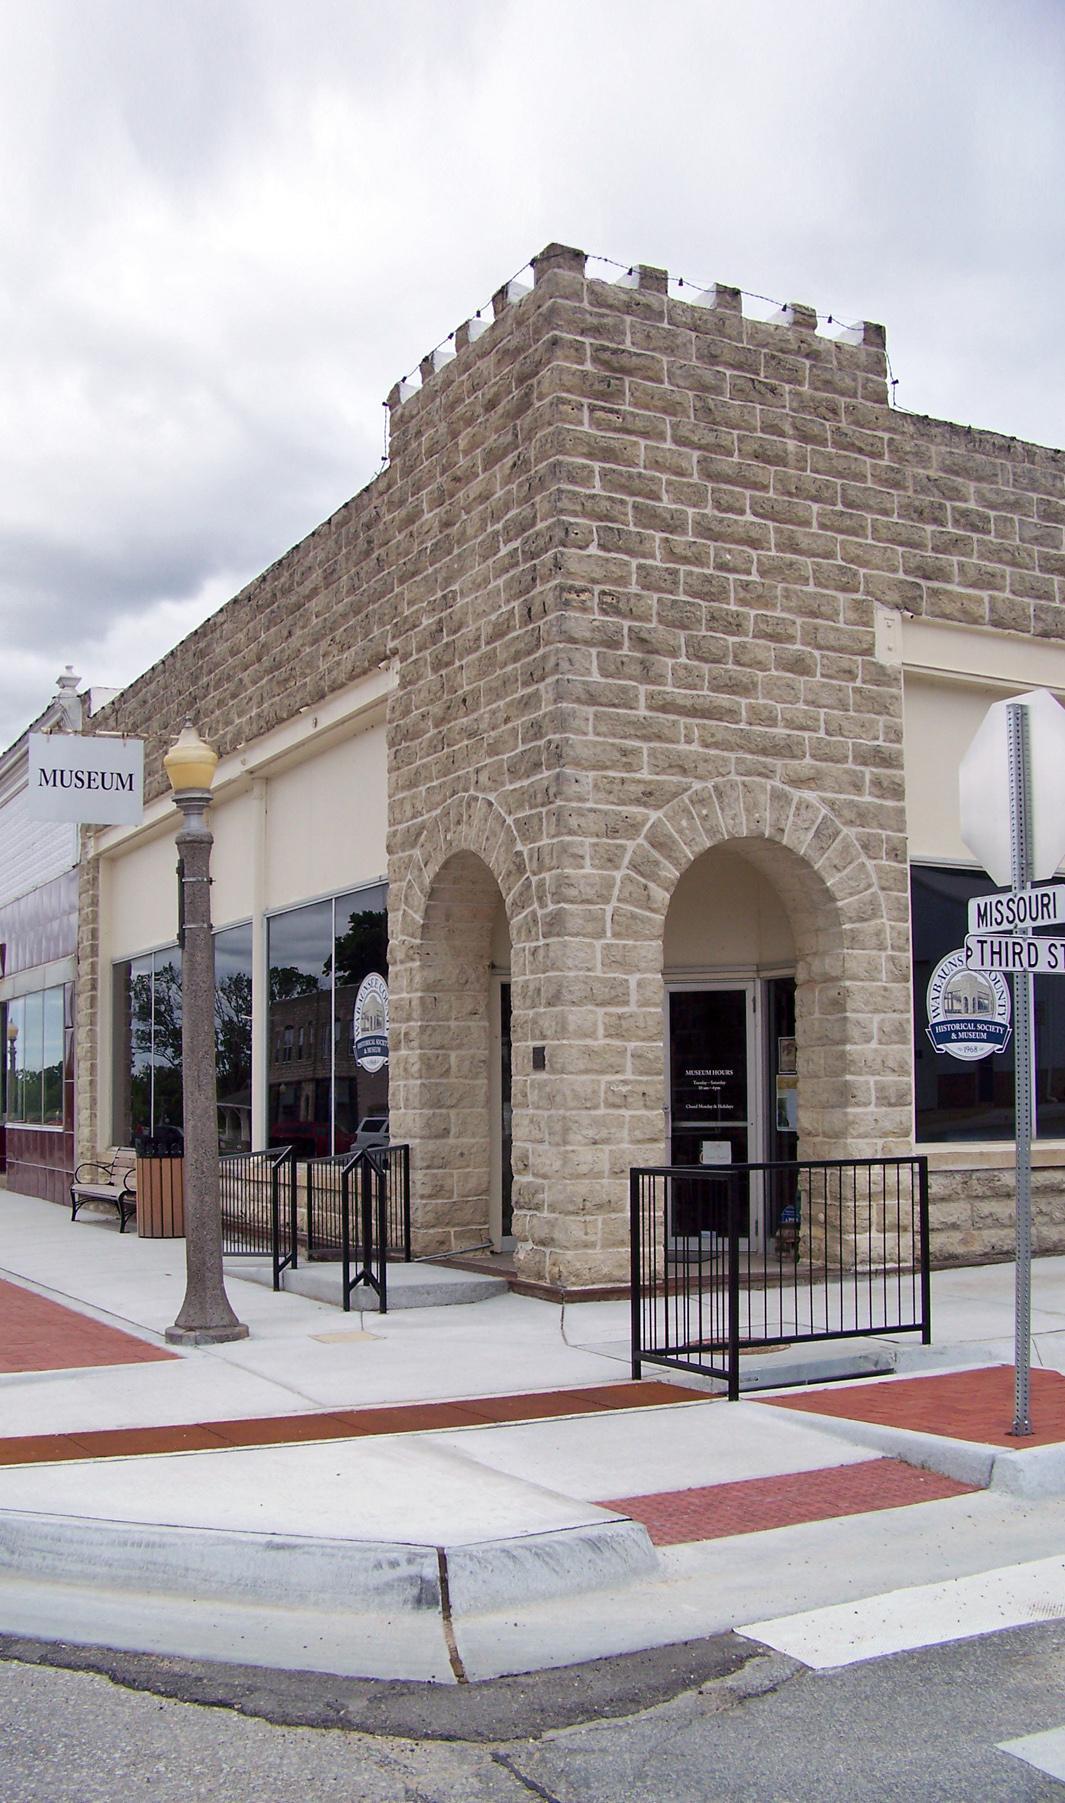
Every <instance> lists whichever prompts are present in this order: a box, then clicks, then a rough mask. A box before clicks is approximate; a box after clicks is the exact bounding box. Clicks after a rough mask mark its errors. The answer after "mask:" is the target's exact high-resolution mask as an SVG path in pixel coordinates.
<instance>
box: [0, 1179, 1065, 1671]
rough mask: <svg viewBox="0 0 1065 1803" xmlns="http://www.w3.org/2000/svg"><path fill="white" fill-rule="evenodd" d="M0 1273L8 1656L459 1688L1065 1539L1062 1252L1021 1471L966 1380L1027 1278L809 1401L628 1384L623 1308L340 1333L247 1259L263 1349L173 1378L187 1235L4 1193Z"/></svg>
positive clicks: (505, 1310) (939, 1298) (953, 1275)
mask: <svg viewBox="0 0 1065 1803" xmlns="http://www.w3.org/2000/svg"><path fill="white" fill-rule="evenodd" d="M0 1273H2V1274H3V1275H4V1276H6V1277H7V1278H8V1279H9V1280H10V1282H11V1285H12V1290H11V1292H10V1293H7V1302H8V1306H7V1309H6V1310H5V1308H4V1300H5V1292H3V1291H0V1372H4V1371H6V1373H7V1374H6V1375H0V1436H2V1438H0V1632H7V1633H15V1634H27V1635H36V1636H40V1637H42V1638H64V1639H67V1640H75V1641H82V1642H88V1643H96V1644H106V1645H111V1646H120V1647H126V1648H131V1649H138V1650H146V1651H158V1652H165V1653H171V1654H181V1655H184V1656H186V1657H192V1658H204V1659H215V1660H224V1659H240V1660H244V1661H247V1662H250V1663H259V1664H262V1665H276V1666H283V1667H286V1668H310V1669H315V1670H320V1671H334V1672H340V1673H350V1674H357V1675H361V1676H382V1677H384V1676H387V1677H409V1678H423V1679H430V1680H434V1681H437V1682H445V1683H446V1682H455V1681H461V1680H464V1679H469V1678H479V1677H484V1676H490V1675H494V1674H497V1673H501V1672H508V1671H521V1670H529V1669H533V1668H536V1667H539V1666H551V1665H560V1664H565V1663H569V1662H571V1661H575V1660H578V1659H589V1658H594V1657H597V1656H600V1655H603V1654H606V1653H616V1652H621V1651H631V1650H634V1649H636V1648H640V1647H645V1646H649V1645H665V1644H668V1643H670V1642H673V1641H679V1640H685V1639H690V1638H693V1637H695V1636H699V1635H705V1634H710V1633H714V1632H717V1631H720V1630H721V1629H724V1628H736V1627H741V1626H742V1625H743V1624H744V1623H751V1622H756V1621H758V1620H765V1619H768V1618H770V1617H772V1618H777V1617H783V1616H790V1615H791V1614H793V1613H795V1612H797V1611H808V1610H810V1609H817V1608H823V1607H825V1606H827V1605H834V1604H839V1603H841V1602H844V1601H846V1600H847V1599H848V1598H851V1597H869V1596H872V1595H874V1594H876V1593H877V1592H878V1591H893V1590H895V1589H897V1588H898V1587H899V1585H900V1583H902V1584H906V1585H914V1584H936V1583H942V1582H944V1581H949V1580H953V1579H956V1578H968V1577H971V1576H972V1575H973V1574H978V1573H981V1572H986V1571H988V1570H989V1569H991V1568H992V1567H995V1566H998V1565H1005V1564H1013V1563H1014V1562H1017V1561H1029V1562H1031V1561H1038V1560H1040V1559H1046V1558H1048V1557H1052V1556H1054V1555H1057V1554H1058V1552H1059V1549H1060V1547H1061V1545H1062V1543H1063V1539H1062V1535H1063V1529H1065V1445H1063V1443H1065V1377H1063V1376H1061V1375H1060V1374H1061V1373H1062V1372H1065V1259H1046V1260H1041V1261H1039V1263H1038V1265H1037V1269H1036V1287H1035V1307H1034V1311H1033V1324H1034V1331H1035V1359H1036V1363H1037V1365H1038V1367H1039V1369H1038V1371H1037V1373H1036V1384H1035V1386H1034V1389H1033V1397H1034V1408H1033V1414H1034V1416H1035V1423H1036V1426H1037V1427H1040V1419H1039V1416H1040V1414H1042V1416H1043V1423H1042V1429H1043V1431H1042V1432H1041V1433H1040V1435H1039V1436H1038V1438H1039V1440H1040V1441H1041V1442H1042V1443H1041V1444H1039V1445H1033V1446H1032V1447H1030V1448H1026V1449H1024V1450H1018V1449H1017V1448H1016V1446H1015V1443H1013V1444H1011V1443H1006V1444H1004V1443H1003V1440H1002V1433H1001V1430H1002V1428H1003V1426H1004V1425H1005V1426H1008V1408H1006V1415H1007V1419H1006V1421H1005V1422H1003V1420H1002V1415H1003V1408H1004V1402H1003V1398H1005V1401H1006V1403H1008V1395H1007V1392H1006V1390H1004V1389H1003V1387H1002V1386H1003V1382H1004V1379H1003V1375H1002V1374H1001V1373H999V1374H998V1375H995V1374H993V1373H992V1374H990V1375H986V1376H982V1377H980V1378H977V1377H975V1376H973V1377H971V1378H970V1379H967V1380H966V1381H965V1384H964V1385H963V1386H962V1387H961V1388H959V1387H958V1384H957V1380H950V1379H949V1377H948V1376H947V1374H948V1373H949V1371H950V1370H952V1369H957V1368H959V1367H966V1366H969V1367H981V1368H986V1367H994V1366H996V1365H1002V1364H1003V1363H1005V1362H1007V1361H1008V1360H1009V1359H1011V1358H1012V1306H1013V1289H1012V1285H1013V1277H1012V1269H1011V1267H1003V1266H996V1267H982V1268H978V1269H973V1270H965V1271H951V1272H943V1273H938V1274H937V1275H936V1277H935V1278H934V1280H933V1296H934V1302H933V1325H934V1333H935V1344H934V1346H933V1347H932V1348H930V1349H922V1348H920V1347H919V1346H915V1345H913V1344H912V1341H909V1340H907V1339H906V1338H903V1337H900V1338H899V1339H898V1341H896V1342H880V1343H879V1344H878V1346H877V1347H876V1348H875V1351H876V1360H875V1365H876V1368H879V1369H891V1368H892V1366H893V1365H894V1366H895V1367H896V1368H897V1370H898V1372H899V1375H898V1376H894V1377H890V1378H888V1379H887V1380H886V1381H873V1382H868V1381H866V1382H863V1383H862V1384H857V1383H853V1382H852V1383H848V1384H843V1385H836V1386H829V1387H827V1388H824V1389H820V1390H817V1391H810V1390H807V1391H805V1392H803V1393H802V1396H801V1398H798V1399H797V1397H796V1393H795V1392H790V1393H789V1394H788V1395H787V1396H782V1397H781V1398H780V1399H779V1400H780V1402H782V1403H784V1404H785V1405H786V1406H778V1403H777V1401H776V1400H774V1398H773V1397H772V1396H771V1395H769V1394H766V1393H765V1392H762V1393H761V1394H760V1399H759V1400H758V1401H747V1400H745V1401H743V1402H740V1403H735V1404H728V1403H725V1402H722V1401H720V1400H716V1399H714V1398H712V1397H710V1396H708V1395H707V1394H705V1392H704V1391H701V1390H700V1389H695V1388H692V1387H691V1386H690V1385H689V1384H688V1381H687V1380H685V1379H684V1378H682V1377H680V1375H679V1374H670V1373H667V1372H664V1371H661V1370H655V1369H654V1368H653V1367H652V1368H651V1374H650V1375H649V1377H648V1378H647V1380H646V1381H645V1382H644V1384H643V1385H641V1386H632V1385H630V1384H629V1383H628V1381H627V1380H628V1375H629V1374H628V1341H627V1333H628V1306H627V1304H626V1303H624V1302H609V1303H581V1304H570V1305H567V1306H566V1307H561V1306H559V1305H556V1304H553V1303H548V1302H541V1301H537V1300H533V1299H530V1298H526V1297H519V1296H514V1295H511V1294H510V1293H506V1294H496V1295H489V1296H488V1297H487V1298H486V1299H485V1300H483V1301H480V1302H477V1303H472V1304H466V1305H458V1306H454V1305H453V1306H449V1307H430V1308H420V1309H407V1310H403V1311H399V1312H397V1313H395V1314H391V1313H390V1314H389V1315H387V1316H386V1317H384V1318H381V1317H379V1316H377V1315H376V1314H375V1313H374V1314H369V1313H367V1314H356V1313H352V1314H350V1315H345V1314H343V1313H341V1311H340V1310H339V1309H337V1308H334V1307H331V1306H329V1305H328V1304H325V1303H322V1302H319V1301H315V1300H312V1299H309V1298H307V1297H304V1296H300V1295H286V1294H281V1295H274V1294H273V1293H272V1292H271V1291H269V1290H267V1289H264V1288H263V1287H262V1286H261V1285H260V1284H258V1283H255V1282H249V1281H247V1280H246V1278H245V1277H242V1276H241V1275H240V1274H239V1267H234V1268H233V1269H231V1270H230V1272H229V1273H228V1275H227V1284H228V1287H229V1292H230V1296H231V1299H232V1301H233V1303H234V1306H235V1308H236V1310H237V1313H238V1315H239V1316H240V1318H241V1319H242V1320H245V1321H247V1323H248V1325H249V1327H250V1330H251V1332H250V1337H249V1339H248V1340H246V1341H239V1342H234V1343H233V1344H232V1345H230V1346H218V1347H210V1348H201V1349H196V1350H182V1351H181V1352H180V1353H179V1354H176V1355H175V1353H174V1351H173V1349H171V1348H169V1347H166V1346H165V1343H164V1341H163V1338H162V1335H163V1331H164V1329H165V1327H166V1325H167V1324H168V1323H169V1322H170V1321H172V1320H173V1318H174V1316H175V1314H176V1312H177V1309H178V1307H179V1305H180V1301H181V1297H182V1294H183V1290H184V1244H183V1242H181V1241H158V1240H155V1241H152V1240H145V1241H142V1240H139V1239H137V1238H136V1237H135V1236H133V1235H130V1234H129V1233H127V1234H125V1235H122V1236H120V1235H119V1234H118V1233H117V1231H116V1230H115V1228H114V1227H113V1225H112V1224H111V1223H110V1222H109V1221H101V1220H96V1219H93V1218H92V1217H89V1216H88V1215H86V1214H83V1215H82V1216H80V1217H79V1220H78V1221H77V1223H73V1224H72V1223H71V1222H70V1220H69V1218H68V1217H67V1215H66V1214H65V1213H64V1212H63V1211H61V1210H60V1209H57V1208H56V1207H54V1206H53V1205H50V1204H47V1203H42V1202H35V1201H32V1200H29V1199H26V1198H23V1197H19V1196H16V1195H14V1194H12V1193H10V1192H0ZM35 1309H38V1310H39V1311H40V1316H39V1319H38V1321H37V1327H36V1328H34V1327H33V1317H34V1310H35ZM16 1316H17V1319H16ZM5 1322H7V1323H8V1332H7V1335H6V1338H5V1331H4V1323H5ZM31 1329H32V1331H30V1330H31ZM27 1335H28V1337H29V1340H30V1341H32V1351H30V1352H27ZM5 1346H6V1349H7V1358H6V1363H5ZM50 1349H51V1350H50ZM50 1358H54V1359H55V1361H56V1365H55V1368H47V1367H48V1360H49V1359H50ZM922 1363H928V1364H929V1365H930V1366H931V1368H932V1370H933V1373H934V1374H933V1375H930V1376H924V1377H920V1378H912V1379H911V1378H910V1377H909V1375H908V1374H911V1373H912V1372H913V1371H914V1370H915V1369H916V1368H919V1367H920V1366H921V1365H922ZM27 1365H29V1366H31V1367H32V1366H34V1365H35V1366H36V1367H37V1368H35V1369H34V1368H29V1369H27V1368H26V1367H27ZM1007 1376H1008V1374H1007ZM673 1378H675V1379H676V1381H675V1382H674V1381H673ZM952 1381H953V1383H954V1389H953V1391H952V1390H951V1389H950V1383H951V1382H952ZM678 1386H679V1387H678ZM929 1386H938V1389H936V1390H934V1391H933V1390H931V1389H930V1388H929ZM981 1386H982V1387H981ZM1007 1388H1008V1386H1007ZM977 1392H979V1394H978V1395H977ZM885 1393H887V1400H886V1401H885ZM819 1398H823V1399H824V1400H823V1402H819V1400H818V1399H819ZM841 1399H842V1400H841ZM796 1400H800V1401H801V1404H802V1406H801V1408H797V1407H795V1406H794V1405H795V1403H796ZM415 1405H417V1406H415ZM428 1405H431V1406H428ZM952 1411H953V1412H952ZM212 1424H214V1426H213V1427H212ZM930 1426H931V1427H933V1428H934V1431H929V1429H930ZM918 1523H919V1527H918V1525H917V1524H918ZM1063 1608H1065V1604H1063Z"/></svg>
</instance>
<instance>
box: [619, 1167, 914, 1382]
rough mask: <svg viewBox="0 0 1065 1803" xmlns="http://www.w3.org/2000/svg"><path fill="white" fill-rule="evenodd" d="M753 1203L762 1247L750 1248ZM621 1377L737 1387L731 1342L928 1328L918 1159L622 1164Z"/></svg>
mask: <svg viewBox="0 0 1065 1803" xmlns="http://www.w3.org/2000/svg"><path fill="white" fill-rule="evenodd" d="M759 1202H761V1203H762V1207H763V1218H764V1219H765V1220H766V1222H767V1225H770V1226H771V1228H772V1233H771V1237H772V1238H773V1241H774V1246H773V1250H772V1252H769V1251H766V1252H761V1251H755V1250H752V1247H751V1242H750V1237H749V1234H748V1223H749V1220H750V1218H751V1211H752V1209H753V1208H754V1207H755V1206H756V1205H757V1204H758V1203H759ZM629 1215H630V1228H631V1236H632V1237H631V1256H632V1272H631V1276H632V1290H631V1297H632V1374H633V1376H634V1377H639V1376H640V1371H641V1366H642V1363H643V1361H645V1360H647V1361H650V1362H651V1363H653V1364H661V1365H671V1366H675V1367H676V1368H677V1369H679V1370H682V1371H697V1372H700V1373H701V1374H704V1375H706V1376H709V1377H716V1378H720V1379H721V1380H722V1381H723V1382H724V1383H726V1384H727V1386H728V1394H729V1397H730V1399H731V1400H733V1401H734V1400H735V1399H736V1398H737V1397H738V1396H739V1393H740V1354H741V1353H742V1352H743V1351H744V1350H750V1349H754V1348H764V1347H767V1346H775V1345H791V1344H795V1343H796V1342H804V1341H812V1340H839V1339H851V1338H856V1337H858V1336H861V1335H866V1334H883V1333H920V1335H921V1337H922V1339H923V1341H924V1343H925V1344H926V1345H927V1344H928V1342H929V1340H930V1339H931V1297H930V1272H929V1262H928V1163H927V1160H926V1159H924V1158H869V1159H823V1160H800V1161H797V1162H783V1161H778V1162H774V1163H766V1164H742V1165H725V1166H719V1167H709V1168H708V1167H705V1166H702V1165H697V1166H690V1167H689V1166H679V1165H674V1166H658V1167H654V1168H647V1169H636V1170H632V1171H630V1173H629Z"/></svg>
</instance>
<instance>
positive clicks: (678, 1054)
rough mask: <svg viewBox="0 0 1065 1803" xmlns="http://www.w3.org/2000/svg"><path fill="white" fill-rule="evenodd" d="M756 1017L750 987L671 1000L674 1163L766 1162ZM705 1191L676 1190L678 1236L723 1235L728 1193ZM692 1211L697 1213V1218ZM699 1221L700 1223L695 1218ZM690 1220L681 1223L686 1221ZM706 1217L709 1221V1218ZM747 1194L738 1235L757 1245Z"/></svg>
mask: <svg viewBox="0 0 1065 1803" xmlns="http://www.w3.org/2000/svg"><path fill="white" fill-rule="evenodd" d="M756 1026H757V1017H756V1014H755V988H754V985H753V984H752V983H745V984H738V985H736V986H735V987H733V988H728V989H726V988H721V989H677V990H674V991H673V992H672V993H671V994H670V997H669V1114H670V1161H671V1163H673V1164H687V1165H705V1166H707V1167H710V1168H713V1166H715V1165H726V1164H747V1163H750V1162H754V1161H755V1160H757V1159H758V1158H759V1156H760V1152H761V1135H760V1134H759V1133H758V1130H757V1120H758V1115H757V1105H756V1097H757V1090H758V1081H757V1071H758V1065H757V1056H756V1053H757V1036H756ZM697 1193H698V1194H699V1195H701V1196H703V1197H704V1198H705V1195H706V1186H705V1185H700V1186H699V1190H698V1192H696V1189H695V1186H694V1185H693V1186H692V1187H691V1193H690V1195H686V1194H685V1189H684V1186H683V1185H678V1186H677V1192H676V1214H677V1220H676V1222H675V1224H674V1232H675V1233H677V1234H678V1235H685V1236H687V1235H691V1234H694V1233H705V1232H713V1233H723V1232H724V1231H725V1225H726V1222H725V1186H724V1184H722V1185H721V1186H720V1195H719V1199H717V1200H711V1201H710V1202H709V1203H706V1201H705V1200H704V1201H703V1202H702V1203H701V1204H696V1202H695V1197H696V1194H697ZM693 1210H694V1211H695V1212H693ZM696 1214H698V1217H699V1218H698V1219H696V1218H695V1216H696ZM682 1216H683V1217H684V1218H681V1217H682ZM704 1217H705V1218H704ZM755 1225H756V1224H755V1223H754V1222H752V1218H751V1197H750V1193H749V1186H748V1185H746V1184H745V1185H744V1190H743V1195H742V1197H741V1217H740V1231H741V1233H742V1234H743V1235H744V1237H745V1238H752V1237H754V1235H753V1233H752V1229H753V1228H754V1227H755Z"/></svg>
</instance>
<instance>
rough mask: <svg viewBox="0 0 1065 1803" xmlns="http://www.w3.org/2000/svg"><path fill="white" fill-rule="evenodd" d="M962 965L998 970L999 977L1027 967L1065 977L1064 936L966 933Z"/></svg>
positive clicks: (967, 967)
mask: <svg viewBox="0 0 1065 1803" xmlns="http://www.w3.org/2000/svg"><path fill="white" fill-rule="evenodd" d="M965 968H966V970H997V971H998V972H999V973H1000V975H1002V976H1008V975H1010V973H1011V972H1013V971H1026V970H1030V971H1034V972H1035V973H1036V974H1039V973H1042V974H1044V975H1050V976H1059V977H1061V976H1065V939H1052V938H1051V937H1050V935H1049V934H1041V935H1040V937H1039V938H1038V939H1028V938H1023V939H1022V938H1021V937H1020V936H1019V935H1015V934H1013V933H969V934H967V935H966V939H965Z"/></svg>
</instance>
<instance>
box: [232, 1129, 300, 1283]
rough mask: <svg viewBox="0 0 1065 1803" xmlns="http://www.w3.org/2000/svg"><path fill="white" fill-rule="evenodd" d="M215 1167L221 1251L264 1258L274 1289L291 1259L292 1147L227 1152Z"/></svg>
mask: <svg viewBox="0 0 1065 1803" xmlns="http://www.w3.org/2000/svg"><path fill="white" fill-rule="evenodd" d="M218 1169H219V1190H220V1195H221V1202H222V1255H223V1257H224V1258H269V1259H270V1260H271V1262H272V1265H273V1273H274V1289H275V1290H279V1289H280V1288H281V1273H282V1271H283V1270H284V1269H285V1268H286V1266H288V1267H291V1269H292V1270H293V1271H294V1270H295V1269H296V1265H297V1245H296V1154H295V1152H294V1151H293V1149H292V1147H291V1146H281V1147H278V1148H276V1149H275V1150H272V1151H269V1152H232V1153H228V1154H227V1155H226V1156H225V1157H224V1158H220V1159H219V1161H218Z"/></svg>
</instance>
